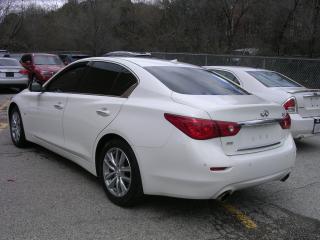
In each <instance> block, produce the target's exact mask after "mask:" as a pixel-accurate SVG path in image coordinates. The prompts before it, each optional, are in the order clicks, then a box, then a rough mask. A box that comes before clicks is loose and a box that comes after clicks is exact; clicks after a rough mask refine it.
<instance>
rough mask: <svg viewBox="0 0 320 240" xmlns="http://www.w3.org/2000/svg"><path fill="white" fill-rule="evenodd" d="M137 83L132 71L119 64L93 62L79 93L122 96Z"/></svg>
mask: <svg viewBox="0 0 320 240" xmlns="http://www.w3.org/2000/svg"><path fill="white" fill-rule="evenodd" d="M136 83H137V80H136V78H135V77H134V75H133V74H132V73H130V72H129V71H128V70H126V69H125V68H123V67H122V66H120V65H117V64H114V63H107V62H93V63H92V65H91V66H89V70H88V72H87V74H86V76H85V78H84V81H83V84H82V85H81V87H80V92H81V93H86V94H95V95H106V96H122V95H123V94H124V93H125V92H126V91H127V90H128V89H129V88H131V87H132V86H133V85H135V84H136Z"/></svg>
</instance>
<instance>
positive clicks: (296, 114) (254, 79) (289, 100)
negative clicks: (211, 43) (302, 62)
mask: <svg viewBox="0 0 320 240" xmlns="http://www.w3.org/2000/svg"><path fill="white" fill-rule="evenodd" d="M205 68H207V69H209V70H210V71H213V72H215V73H217V74H219V75H220V76H224V77H226V78H227V79H229V80H231V81H233V82H235V83H237V84H239V85H240V86H241V87H242V88H244V89H245V90H247V91H248V92H250V93H253V94H255V95H257V96H259V97H261V98H264V99H266V100H268V101H273V102H275V103H279V104H281V105H282V106H283V107H284V108H285V109H286V110H287V112H288V113H289V114H290V116H291V119H292V127H291V132H292V135H293V137H294V138H295V139H301V138H305V137H310V136H314V135H316V134H319V133H320V90H319V89H308V88H305V87H304V86H302V85H300V84H299V83H297V82H295V81H293V80H292V79H290V78H288V77H286V76H284V75H282V74H280V73H277V72H274V71H269V70H265V69H256V68H247V67H224V66H216V67H215V66H206V67H205Z"/></svg>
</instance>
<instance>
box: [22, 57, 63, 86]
mask: <svg viewBox="0 0 320 240" xmlns="http://www.w3.org/2000/svg"><path fill="white" fill-rule="evenodd" d="M20 62H21V64H22V66H23V67H24V68H26V69H27V70H28V71H29V81H38V82H40V83H45V82H46V81H48V80H49V79H50V78H51V77H52V76H53V75H54V74H55V73H57V72H58V71H59V70H60V69H62V68H63V67H64V64H63V62H62V61H61V59H60V58H59V57H58V55H55V54H46V53H28V54H24V55H23V56H22V57H21V61H20Z"/></svg>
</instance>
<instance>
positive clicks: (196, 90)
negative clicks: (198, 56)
mask: <svg viewBox="0 0 320 240" xmlns="http://www.w3.org/2000/svg"><path fill="white" fill-rule="evenodd" d="M145 69H146V70H147V71H149V72H150V73H151V74H152V75H154V76H155V77H156V78H157V79H159V80H160V81H161V82H162V83H163V84H164V85H166V86H167V87H168V88H169V89H170V90H172V91H174V92H177V93H181V94H189V95H245V94H248V93H247V92H246V91H245V90H243V89H242V88H240V87H239V86H237V85H235V84H233V83H231V82H229V81H227V80H225V79H222V78H221V77H219V76H217V75H215V74H213V73H211V72H210V71H207V70H204V69H201V68H191V67H168V66H165V67H164V66H154V67H146V68H145Z"/></svg>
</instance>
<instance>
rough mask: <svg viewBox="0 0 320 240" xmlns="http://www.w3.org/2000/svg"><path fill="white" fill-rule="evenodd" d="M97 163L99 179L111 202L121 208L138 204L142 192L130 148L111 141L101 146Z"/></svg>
mask: <svg viewBox="0 0 320 240" xmlns="http://www.w3.org/2000/svg"><path fill="white" fill-rule="evenodd" d="M112 159H113V161H112ZM99 163H100V165H99V171H100V172H99V178H100V181H101V183H102V185H103V189H104V191H105V192H106V194H107V196H108V198H109V199H110V200H111V202H113V203H114V204H116V205H119V206H122V207H132V206H134V205H136V204H137V203H139V201H140V200H141V199H142V197H143V190H142V183H141V176H140V170H139V166H138V162H137V159H136V157H135V154H134V152H133V150H132V149H131V147H130V146H129V145H128V144H127V143H126V142H124V141H122V140H120V139H113V140H111V141H109V142H107V143H106V144H105V145H104V146H103V148H102V150H101V152H100V154H99Z"/></svg>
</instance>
